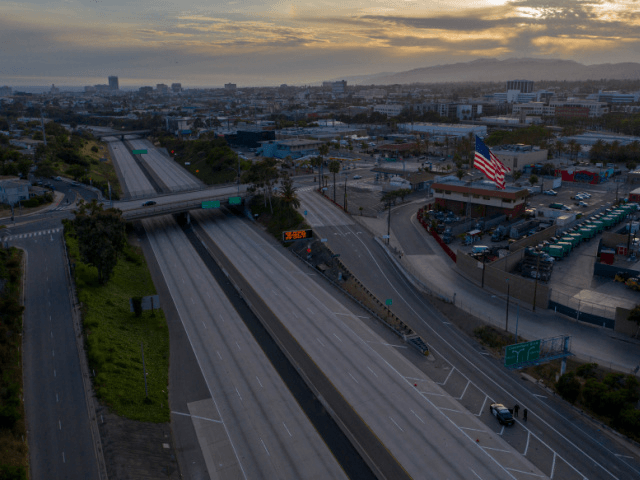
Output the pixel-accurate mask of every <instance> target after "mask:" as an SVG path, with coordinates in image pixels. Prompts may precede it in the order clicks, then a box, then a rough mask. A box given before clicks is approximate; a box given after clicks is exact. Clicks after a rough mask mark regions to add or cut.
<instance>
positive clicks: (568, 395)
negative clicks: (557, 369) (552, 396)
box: [556, 372, 581, 404]
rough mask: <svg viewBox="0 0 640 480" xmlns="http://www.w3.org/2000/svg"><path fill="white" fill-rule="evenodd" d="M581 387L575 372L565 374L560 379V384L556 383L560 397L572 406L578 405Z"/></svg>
mask: <svg viewBox="0 0 640 480" xmlns="http://www.w3.org/2000/svg"><path fill="white" fill-rule="evenodd" d="M580 387H581V385H580V382H579V381H578V379H577V378H576V376H575V375H574V374H573V372H570V373H565V374H564V375H562V376H561V377H560V380H558V383H556V390H557V391H558V393H559V394H560V396H561V397H562V398H564V399H565V400H566V401H567V402H570V403H572V404H573V403H576V400H577V399H578V397H579V396H580Z"/></svg>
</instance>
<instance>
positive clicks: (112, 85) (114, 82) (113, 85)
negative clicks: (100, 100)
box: [109, 75, 120, 90]
mask: <svg viewBox="0 0 640 480" xmlns="http://www.w3.org/2000/svg"><path fill="white" fill-rule="evenodd" d="M119 88H120V87H119V86H118V77H116V76H115V75H112V76H110V77H109V90H118V89H119Z"/></svg>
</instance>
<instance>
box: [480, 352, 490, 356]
mask: <svg viewBox="0 0 640 480" xmlns="http://www.w3.org/2000/svg"><path fill="white" fill-rule="evenodd" d="M480 355H491V354H490V353H489V352H480Z"/></svg>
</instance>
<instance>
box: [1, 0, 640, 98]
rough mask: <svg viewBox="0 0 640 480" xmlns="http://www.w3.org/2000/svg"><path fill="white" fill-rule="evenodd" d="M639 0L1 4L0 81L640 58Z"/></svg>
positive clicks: (226, 78)
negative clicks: (516, 59) (511, 60)
mask: <svg viewBox="0 0 640 480" xmlns="http://www.w3.org/2000/svg"><path fill="white" fill-rule="evenodd" d="M639 14H640V4H639V3H638V2H637V1H635V0H624V1H618V2H615V3H614V2H603V1H598V0H592V1H580V0H569V1H558V0H556V1H553V0H551V1H549V0H547V1H542V0H512V1H510V0H476V1H474V2H470V3H467V4H466V5H465V7H463V8H460V6H459V4H458V3H456V2H453V1H452V0H442V1H420V0H415V1H405V0H372V1H370V2H367V6H366V7H361V6H360V4H359V3H357V2H353V1H343V2H337V1H335V0H328V1H324V2H319V3H318V2H316V3H314V4H313V5H311V4H303V3H296V2H257V1H255V0H237V1H231V2H229V3H227V4H225V5H207V4H205V3H203V2H200V0H188V1H186V2H181V3H180V4H179V5H178V4H176V5H172V4H168V3H167V4H164V5H160V6H158V5H157V4H155V3H151V2H150V1H148V0H146V1H143V2H138V3H136V4H135V5H133V6H129V5H126V6H125V4H124V2H120V1H118V0H108V1H101V2H95V1H93V0H92V1H89V0H65V1H64V2H62V3H53V2H50V1H42V0H25V1H23V2H20V3H17V2H5V3H3V4H2V5H1V6H0V27H1V28H0V44H1V45H3V46H4V49H3V67H4V68H3V69H2V72H1V73H0V84H7V85H16V86H17V85H47V84H51V83H55V84H56V85H60V86H82V85H93V84H96V83H105V80H106V78H107V77H108V76H109V75H116V76H118V77H119V79H120V87H121V88H123V87H124V88H126V87H128V86H135V85H145V84H147V85H155V84H156V83H171V82H173V81H180V82H182V84H183V85H185V86H220V87H221V86H222V85H223V84H224V83H227V82H233V83H237V84H238V86H259V85H279V84H281V83H288V84H305V83H309V84H317V83H319V82H321V81H322V80H332V79H336V78H339V77H341V76H344V77H348V76H354V75H367V74H374V73H381V72H397V71H403V70H409V69H413V68H421V67H425V66H433V65H439V64H449V63H456V62H466V61H470V60H474V59H476V58H480V57H495V58H499V59H505V58H510V57H533V58H558V59H566V60H575V61H578V62H580V63H584V64H586V65H590V64H595V63H616V62H640V21H639V20H638V18H640V15H639Z"/></svg>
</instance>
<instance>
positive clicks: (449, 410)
mask: <svg viewBox="0 0 640 480" xmlns="http://www.w3.org/2000/svg"><path fill="white" fill-rule="evenodd" d="M438 408H439V409H440V410H446V411H447V412H456V413H464V411H463V410H456V409H454V408H444V407H438ZM458 428H462V427H458Z"/></svg>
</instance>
